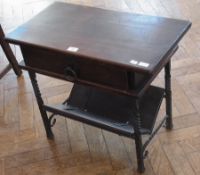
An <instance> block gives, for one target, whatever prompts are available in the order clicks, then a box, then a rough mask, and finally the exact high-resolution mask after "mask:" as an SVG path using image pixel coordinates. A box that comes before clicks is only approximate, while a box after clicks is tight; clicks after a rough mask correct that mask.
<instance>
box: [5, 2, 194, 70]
mask: <svg viewBox="0 0 200 175" xmlns="http://www.w3.org/2000/svg"><path fill="white" fill-rule="evenodd" d="M190 26H191V23H190V22H189V21H184V20H176V19H169V18H163V17H153V16H146V15H138V14H131V13H124V12H116V11H109V10H103V9H98V8H93V7H87V6H80V5H72V4H67V3H60V2H56V3H54V4H52V5H50V6H49V7H48V8H46V9H45V10H44V11H42V12H41V13H39V14H38V15H37V16H35V17H34V18H33V19H31V20H30V21H28V22H27V23H25V24H23V25H21V26H19V27H18V28H17V29H15V30H14V31H13V32H11V33H9V34H8V35H6V38H5V39H6V40H7V41H8V42H10V43H14V44H17V45H32V46H39V47H43V48H47V49H51V50H55V51H58V52H62V53H63V52H64V53H66V54H73V55H77V56H78V57H80V58H82V59H86V58H89V59H94V60H97V61H101V62H105V63H110V64H112V65H118V66H124V67H127V68H129V69H131V70H140V71H143V72H146V73H152V72H154V71H155V70H156V68H157V67H158V66H159V65H160V64H161V63H162V61H163V60H164V59H165V58H166V56H167V55H168V54H169V52H170V51H171V50H172V49H173V48H174V47H175V46H176V45H177V44H178V42H179V41H180V39H181V38H182V37H183V35H184V34H185V33H186V32H187V30H188V29H189V28H190ZM55 59H56V58H55Z"/></svg>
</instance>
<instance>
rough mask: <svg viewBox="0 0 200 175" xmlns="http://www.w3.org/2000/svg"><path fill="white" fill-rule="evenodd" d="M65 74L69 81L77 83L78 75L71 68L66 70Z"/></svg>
mask: <svg viewBox="0 0 200 175" xmlns="http://www.w3.org/2000/svg"><path fill="white" fill-rule="evenodd" d="M64 72H65V75H66V77H67V79H68V80H69V81H75V80H76V79H77V74H76V72H75V71H74V70H73V69H72V68H71V67H67V68H65V70H64Z"/></svg>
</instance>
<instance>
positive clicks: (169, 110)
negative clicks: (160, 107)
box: [165, 61, 173, 129]
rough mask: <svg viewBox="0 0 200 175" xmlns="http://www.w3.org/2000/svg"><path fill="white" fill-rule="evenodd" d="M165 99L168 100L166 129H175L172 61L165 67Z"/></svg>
mask: <svg viewBox="0 0 200 175" xmlns="http://www.w3.org/2000/svg"><path fill="white" fill-rule="evenodd" d="M165 99H166V115H167V119H166V128H167V129H172V128H173V121H172V92H171V61H169V62H168V63H167V64H166V66H165Z"/></svg>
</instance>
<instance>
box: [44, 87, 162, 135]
mask: <svg viewBox="0 0 200 175" xmlns="http://www.w3.org/2000/svg"><path fill="white" fill-rule="evenodd" d="M163 96H164V89H162V88H158V87H153V86H151V87H150V88H149V89H148V91H147V93H145V95H144V96H143V98H142V99H141V101H140V107H141V109H142V110H141V116H142V117H141V127H140V133H141V134H151V133H152V131H153V128H154V124H155V121H156V116H157V113H158V111H159V107H160V104H161V102H162V99H163ZM152 104H154V105H152ZM45 109H46V110H48V111H50V112H54V113H57V114H60V115H64V116H67V117H70V118H72V119H75V120H78V121H81V122H84V123H87V124H90V125H94V126H97V127H100V128H103V129H106V130H109V131H112V132H115V133H117V134H120V135H124V136H127V137H134V128H133V127H132V124H131V123H130V120H131V119H134V118H135V117H136V116H135V115H136V114H135V113H134V111H135V110H136V106H135V99H134V98H131V97H129V96H124V95H116V94H110V93H109V92H107V91H102V90H100V89H97V88H94V87H87V86H83V85H75V86H74V87H73V89H72V92H71V95H70V98H69V99H68V100H67V103H66V104H62V105H56V106H51V105H45ZM54 109H56V111H55V110H54Z"/></svg>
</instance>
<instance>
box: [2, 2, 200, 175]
mask: <svg viewBox="0 0 200 175" xmlns="http://www.w3.org/2000/svg"><path fill="white" fill-rule="evenodd" d="M52 2H53V0H0V23H1V24H2V26H3V28H4V30H5V31H6V32H9V31H10V30H12V29H13V28H15V27H16V26H18V25H19V24H21V23H23V22H25V21H27V20H28V19H30V18H31V17H32V16H34V15H35V14H37V13H38V12H39V11H41V10H42V9H43V8H45V7H46V6H48V5H49V4H50V3H52ZM66 2H70V3H76V4H82V5H89V6H95V7H100V8H105V9H111V10H119V11H127V12H135V13H141V14H149V15H159V16H165V17H173V18H182V19H189V20H191V21H192V22H193V26H192V28H191V30H190V32H189V33H188V34H187V36H186V37H185V38H184V39H183V40H182V42H181V44H180V48H179V51H178V52H177V53H176V55H175V56H174V58H173V61H172V69H173V70H172V86H173V114H174V129H173V131H171V132H167V131H166V130H165V129H162V130H161V131H160V132H159V134H158V135H157V136H156V137H155V138H154V139H153V141H152V143H151V145H150V146H149V147H148V150H149V156H148V157H147V159H146V160H145V165H146V172H145V173H144V174H145V175H199V174H200V1H199V0H66ZM80 18H81V16H80ZM158 37H159V36H158ZM13 51H14V52H15V54H16V55H17V58H18V59H19V60H20V59H21V54H20V51H19V49H18V48H17V47H13ZM6 64H7V61H6V58H5V56H4V55H3V52H2V50H0V70H1V69H2V68H3V67H4V66H5V65H6ZM162 75H163V73H161V74H160V76H159V77H158V78H157V79H156V80H155V82H154V83H156V84H159V85H162V83H163V77H162ZM39 83H40V86H41V90H42V94H43V97H44V99H45V101H46V103H58V102H61V101H63V99H65V98H66V97H67V95H68V94H69V92H70V89H71V86H72V85H71V84H70V83H67V82H63V81H58V80H55V79H51V78H48V77H45V76H39ZM163 110H164V106H163V107H162V109H161V112H160V116H161V114H162V113H163ZM53 130H54V134H55V140H54V141H48V140H47V138H46V136H45V133H44V128H43V125H42V122H41V118H40V114H39V111H38V107H37V104H36V101H35V97H34V95H33V91H32V87H31V85H30V81H29V79H28V76H27V73H26V72H24V73H23V76H22V77H20V78H18V79H17V78H16V76H15V74H14V73H13V72H12V71H10V72H9V73H8V74H7V75H6V76H5V77H4V78H3V79H1V80H0V175H39V174H41V175H47V174H48V175H63V174H66V175H83V174H87V175H133V174H137V172H136V171H135V170H136V159H135V149H134V143H133V141H132V140H130V139H127V138H124V137H120V136H118V135H116V134H112V133H109V132H107V131H104V130H100V129H97V128H94V127H91V126H88V125H85V124H81V123H78V122H75V121H72V120H69V119H65V118H62V117H60V118H57V123H56V125H55V126H54V129H53Z"/></svg>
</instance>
